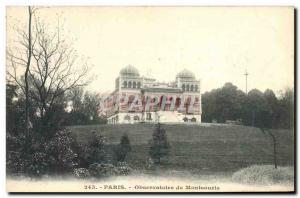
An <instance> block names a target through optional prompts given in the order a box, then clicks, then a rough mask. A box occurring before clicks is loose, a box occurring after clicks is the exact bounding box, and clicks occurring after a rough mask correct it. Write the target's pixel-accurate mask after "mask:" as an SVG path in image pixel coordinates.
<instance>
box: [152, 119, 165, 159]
mask: <svg viewBox="0 0 300 198" xmlns="http://www.w3.org/2000/svg"><path fill="white" fill-rule="evenodd" d="M149 145H150V148H149V155H150V157H151V158H152V159H153V160H154V162H155V163H156V164H160V163H161V158H162V157H164V156H167V155H168V154H169V150H170V144H169V142H168V140H167V135H166V130H165V129H162V128H161V124H160V123H158V124H157V126H156V129H155V131H154V132H153V134H152V139H151V140H150V141H149Z"/></svg>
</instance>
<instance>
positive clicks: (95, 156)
mask: <svg viewBox="0 0 300 198" xmlns="http://www.w3.org/2000/svg"><path fill="white" fill-rule="evenodd" d="M105 146H106V139H105V137H104V136H103V135H101V134H96V132H95V131H93V132H92V138H91V140H90V141H89V142H88V144H87V146H86V148H85V151H84V152H85V155H84V156H83V157H84V158H85V159H84V160H85V161H86V162H87V164H89V165H91V164H94V163H98V164H101V163H104V162H105V160H106V150H105Z"/></svg>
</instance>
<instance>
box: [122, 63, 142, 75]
mask: <svg viewBox="0 0 300 198" xmlns="http://www.w3.org/2000/svg"><path fill="white" fill-rule="evenodd" d="M120 76H134V77H137V76H140V74H139V70H137V68H135V67H133V66H132V65H128V66H126V67H124V68H123V69H121V71H120Z"/></svg>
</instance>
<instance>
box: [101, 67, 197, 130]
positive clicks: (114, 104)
mask: <svg viewBox="0 0 300 198" xmlns="http://www.w3.org/2000/svg"><path fill="white" fill-rule="evenodd" d="M103 104H104V105H103V111H102V113H103V114H104V115H105V116H106V117H107V120H108V123H109V124H118V123H121V124H123V123H139V122H150V123H151V122H162V123H184V122H189V123H201V113H202V112H201V90H200V80H197V79H196V78H195V75H194V74H193V73H192V72H191V71H189V70H186V69H184V70H183V71H181V72H179V73H178V74H177V75H176V78H175V80H174V81H173V82H170V83H162V82H157V81H156V79H153V78H149V77H144V76H140V74H139V71H138V70H137V69H136V68H135V67H133V66H131V65H129V66H127V67H125V68H123V69H122V70H121V71H120V73H119V76H118V77H117V78H116V80H115V90H114V91H113V92H112V93H111V94H110V95H109V96H108V97H106V98H105V99H104V103H103Z"/></svg>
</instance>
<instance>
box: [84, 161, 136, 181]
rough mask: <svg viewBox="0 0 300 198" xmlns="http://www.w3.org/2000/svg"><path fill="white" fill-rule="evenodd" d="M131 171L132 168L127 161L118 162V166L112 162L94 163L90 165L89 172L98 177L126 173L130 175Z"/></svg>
mask: <svg viewBox="0 0 300 198" xmlns="http://www.w3.org/2000/svg"><path fill="white" fill-rule="evenodd" d="M131 171H132V169H131V168H130V167H129V166H128V164H127V163H125V162H121V163H118V164H117V166H114V165H112V164H97V163H94V164H92V165H90V167H89V172H90V174H91V176H93V177H96V178H103V177H109V176H118V175H123V176H124V175H129V174H130V173H131Z"/></svg>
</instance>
